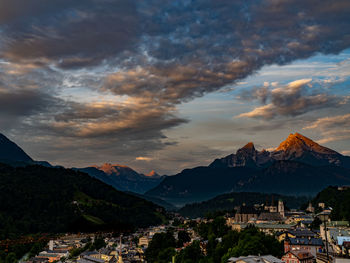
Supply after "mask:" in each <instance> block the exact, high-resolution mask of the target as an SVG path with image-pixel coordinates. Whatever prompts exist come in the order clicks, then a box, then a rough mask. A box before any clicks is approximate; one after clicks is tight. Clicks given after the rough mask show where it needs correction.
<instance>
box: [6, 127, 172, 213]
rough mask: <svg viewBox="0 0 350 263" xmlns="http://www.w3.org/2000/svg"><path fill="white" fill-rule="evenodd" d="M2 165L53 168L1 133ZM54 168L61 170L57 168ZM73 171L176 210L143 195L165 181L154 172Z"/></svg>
mask: <svg viewBox="0 0 350 263" xmlns="http://www.w3.org/2000/svg"><path fill="white" fill-rule="evenodd" d="M0 163H3V164H7V165H10V166H12V167H25V166H29V165H40V166H44V167H52V165H51V164H50V163H48V162H46V161H35V160H33V159H32V158H31V157H30V156H29V155H28V154H27V153H26V152H25V151H23V150H22V149H21V148H20V147H19V146H18V145H17V144H16V143H14V142H12V141H11V140H10V139H8V138H7V137H6V136H5V135H3V134H1V133H0ZM54 168H60V166H55V167H54ZM72 170H75V171H80V172H84V173H86V174H88V175H90V176H92V177H94V178H96V179H98V180H100V181H102V182H104V183H105V184H107V185H111V186H113V187H114V188H115V189H117V190H119V191H123V192H129V193H135V194H134V196H138V197H141V198H144V199H146V200H150V201H151V202H154V203H157V204H159V205H160V206H165V207H166V208H168V209H174V207H173V206H172V205H171V204H168V203H166V202H165V201H162V200H159V199H157V198H154V197H147V196H144V195H143V193H145V192H146V191H148V190H150V189H151V188H154V187H155V186H157V185H158V184H159V183H160V182H161V181H162V180H163V179H164V177H163V176H160V175H158V174H157V173H156V172H155V171H154V170H152V171H151V172H150V173H149V174H147V175H144V174H139V173H137V172H136V171H134V170H133V169H132V168H130V167H128V166H125V165H112V164H109V163H105V164H103V165H101V166H97V165H95V166H91V167H86V168H72Z"/></svg>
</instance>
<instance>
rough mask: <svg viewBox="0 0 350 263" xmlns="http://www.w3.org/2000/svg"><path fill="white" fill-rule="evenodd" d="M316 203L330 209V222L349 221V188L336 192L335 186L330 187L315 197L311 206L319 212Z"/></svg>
mask: <svg viewBox="0 0 350 263" xmlns="http://www.w3.org/2000/svg"><path fill="white" fill-rule="evenodd" d="M318 203H325V204H326V206H328V207H331V208H332V213H331V219H332V220H348V221H350V188H347V189H344V190H338V187H336V186H330V187H328V188H326V189H324V190H323V191H321V192H320V193H318V194H317V195H316V197H315V198H314V199H313V200H312V205H313V206H314V207H316V209H317V210H318V211H317V212H319V211H320V208H319V207H318Z"/></svg>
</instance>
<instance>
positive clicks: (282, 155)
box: [146, 133, 350, 206]
mask: <svg viewBox="0 0 350 263" xmlns="http://www.w3.org/2000/svg"><path fill="white" fill-rule="evenodd" d="M349 168H350V157H348V156H344V155H341V154H340V153H338V152H336V151H334V150H331V149H329V148H326V147H323V146H321V145H319V144H317V143H316V142H314V141H312V140H311V139H309V138H307V137H305V136H303V135H301V134H299V133H295V134H290V135H289V136H288V138H287V139H286V140H285V141H284V142H282V143H281V144H280V145H279V147H278V148H277V149H276V150H274V151H271V152H269V151H266V150H262V151H257V150H256V149H255V147H254V144H253V143H248V144H247V145H245V146H244V147H243V148H241V149H239V150H237V152H236V154H230V155H228V156H226V157H224V158H221V159H216V160H214V161H213V162H212V163H211V164H210V165H209V166H208V167H196V168H193V169H186V170H184V171H182V172H181V173H178V174H176V175H174V176H169V177H166V178H165V179H164V180H163V181H162V182H161V183H160V184H159V185H158V186H157V187H155V188H154V189H151V190H150V191H148V192H147V193H146V194H147V195H151V196H154V197H157V198H161V199H163V200H165V201H167V202H170V203H173V204H175V205H177V206H182V205H184V204H187V203H191V202H200V201H204V200H208V199H210V198H213V197H215V196H216V195H219V194H224V193H229V192H234V191H236V192H238V191H239V192H243V191H248V192H262V193H277V194H288V195H306V196H311V195H314V194H316V193H318V192H319V191H320V190H322V189H323V188H325V187H327V186H329V185H348V184H350V169H349Z"/></svg>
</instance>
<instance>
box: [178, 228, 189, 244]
mask: <svg viewBox="0 0 350 263" xmlns="http://www.w3.org/2000/svg"><path fill="white" fill-rule="evenodd" d="M190 241H191V237H190V235H189V234H188V232H187V231H179V233H178V235H177V247H182V246H183V244H184V243H186V242H190Z"/></svg>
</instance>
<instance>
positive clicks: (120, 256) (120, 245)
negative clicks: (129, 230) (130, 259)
mask: <svg viewBox="0 0 350 263" xmlns="http://www.w3.org/2000/svg"><path fill="white" fill-rule="evenodd" d="M117 263H124V261H123V257H122V236H120V239H119V254H118V262H117Z"/></svg>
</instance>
